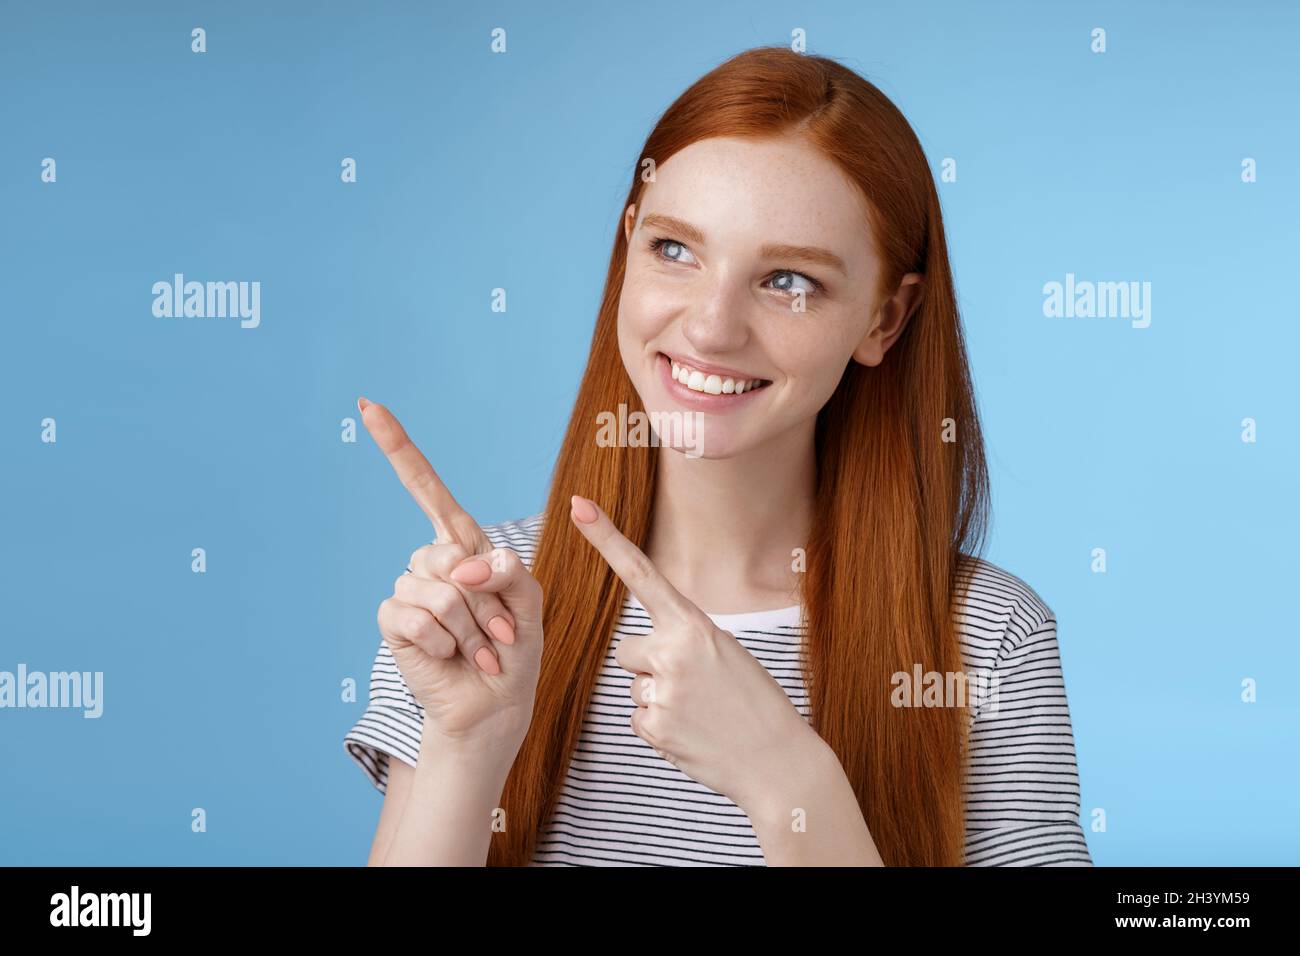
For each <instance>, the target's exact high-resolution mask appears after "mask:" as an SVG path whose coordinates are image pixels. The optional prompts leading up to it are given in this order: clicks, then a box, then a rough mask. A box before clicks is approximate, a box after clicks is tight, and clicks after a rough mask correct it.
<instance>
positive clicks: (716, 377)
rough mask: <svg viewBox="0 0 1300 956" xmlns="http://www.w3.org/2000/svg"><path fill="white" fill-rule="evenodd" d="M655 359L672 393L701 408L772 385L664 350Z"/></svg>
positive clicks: (730, 401)
mask: <svg viewBox="0 0 1300 956" xmlns="http://www.w3.org/2000/svg"><path fill="white" fill-rule="evenodd" d="M656 361H657V363H658V364H659V365H660V366H661V367H662V370H663V371H662V374H663V378H664V380H665V384H666V386H667V388H668V390H669V392H670V393H671V394H672V395H674V396H675V397H677V398H678V399H679V400H681V401H683V402H685V403H686V404H688V405H693V406H696V407H700V408H720V407H725V406H727V405H732V404H735V403H736V402H738V401H743V400H744V399H745V398H746V397H747V396H749V395H751V394H753V393H754V392H759V391H762V390H763V389H764V388H766V387H767V386H769V385H771V384H772V383H771V382H770V381H769V380H768V379H765V378H754V377H749V376H746V375H744V374H743V373H740V372H735V371H732V370H721V369H719V370H716V371H715V370H714V369H712V368H703V369H700V368H695V367H694V366H692V365H689V364H687V363H686V362H679V361H677V360H676V359H674V358H673V357H672V356H670V355H666V354H665V353H663V352H660V353H659V355H658V358H657V360H656ZM724 371H725V372H726V374H724Z"/></svg>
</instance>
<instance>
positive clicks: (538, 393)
mask: <svg viewBox="0 0 1300 956" xmlns="http://www.w3.org/2000/svg"><path fill="white" fill-rule="evenodd" d="M620 6H621V7H622V8H621V9H618V10H610V9H607V5H606V4H591V5H589V6H587V5H579V4H546V5H541V6H538V5H536V4H532V3H498V4H476V5H472V6H471V5H460V4H456V5H452V4H441V3H439V4H416V3H391V2H390V3H371V4H337V5H319V4H301V5H297V4H288V3H278V4H275V5H270V4H261V3H223V4H220V5H214V4H202V3H183V2H168V3H161V2H159V3H134V4H125V3H124V4H114V5H112V8H111V9H110V5H107V4H100V3H84V4H70V3H59V2H44V3H40V4H37V3H18V2H5V3H4V4H3V7H0V10H3V14H2V15H0V89H3V90H4V95H3V97H0V131H2V135H3V140H2V149H0V203H2V205H0V264H2V267H3V273H4V274H3V280H4V298H3V301H4V316H3V333H4V346H3V348H2V349H0V363H2V364H0V381H2V382H3V395H2V396H0V398H2V403H0V431H2V436H0V438H2V441H3V448H4V463H3V468H2V469H0V480H2V481H3V485H4V489H3V494H2V495H0V508H2V509H3V512H2V513H0V518H2V519H3V529H4V532H3V536H4V552H3V568H2V569H0V570H2V571H3V574H2V576H0V578H2V580H3V586H4V595H3V598H4V608H5V614H4V619H3V623H2V624H0V669H3V670H9V671H14V670H16V668H17V665H18V664H19V663H20V662H22V663H26V664H27V666H28V668H29V669H31V670H45V671H50V670H80V671H96V670H99V671H103V672H104V674H105V678H104V680H105V701H104V706H105V712H104V715H103V716H102V717H101V718H100V719H98V720H87V719H84V718H83V717H82V716H81V713H80V711H74V710H53V709H47V710H3V711H0V767H2V768H3V770H0V773H3V776H4V784H3V786H0V863H6V864H119V863H120V864H154V863H159V864H189V863H194V864H234V863H252V864H272V863H275V864H289V863H307V864H340V863H341V864H348V863H362V862H364V861H365V858H366V853H367V851H368V848H369V844H370V840H371V837H372V834H373V828H374V825H375V821H376V817H377V813H378V810H379V803H380V797H379V795H378V793H377V792H376V791H375V790H374V789H373V788H372V787H371V785H370V784H369V783H368V782H367V781H366V780H365V778H364V777H363V775H362V773H361V771H360V770H359V769H358V768H357V767H356V766H355V765H354V764H353V763H352V762H351V760H350V759H349V758H348V757H347V756H346V755H345V754H344V751H343V748H342V743H341V740H342V736H343V734H344V732H345V731H346V730H347V728H348V727H350V726H351V724H352V723H353V721H354V720H355V719H356V717H357V716H358V715H359V714H360V713H361V711H362V709H363V708H364V706H365V696H366V684H367V679H368V674H369V666H370V663H371V660H372V658H373V655H374V652H375V650H376V648H377V646H378V641H379V635H378V631H377V629H376V625H375V611H376V607H377V605H378V603H379V602H380V601H381V600H382V599H383V598H384V597H385V596H387V594H388V593H390V590H391V585H392V581H393V579H394V577H396V575H397V574H398V573H399V572H400V571H401V570H402V568H403V567H404V566H405V562H406V558H407V556H408V555H409V554H410V552H411V551H412V550H414V549H415V548H416V547H418V546H419V545H420V544H422V543H425V542H427V541H428V540H429V539H430V538H431V537H432V534H431V532H430V529H429V527H428V525H427V522H426V521H425V519H424V518H423V516H422V515H421V514H420V512H419V511H418V510H417V508H416V507H415V505H414V504H413V502H412V501H411V500H410V499H409V497H408V496H407V495H406V493H405V492H404V490H403V489H402V488H401V486H400V485H399V484H398V482H397V481H396V479H395V478H394V476H393V475H392V473H391V471H390V469H389V467H388V465H387V464H386V463H385V462H384V460H383V458H382V456H381V455H380V454H379V452H378V451H377V450H376V449H375V447H374V446H373V443H372V442H371V441H370V439H369V437H368V436H367V435H366V434H365V432H364V430H362V431H361V432H360V434H359V435H358V440H357V442H356V443H355V444H347V443H344V442H342V441H341V440H340V422H341V421H342V419H344V418H346V417H352V416H355V407H354V404H353V403H354V401H355V398H356V396H357V395H359V394H365V395H367V396H369V397H370V398H371V399H373V400H376V401H382V402H384V403H386V404H388V405H389V406H390V407H392V408H393V409H394V410H395V411H396V412H397V413H398V414H399V415H400V416H401V417H402V419H403V421H404V422H405V423H406V425H407V427H408V429H409V430H410V431H411V433H412V435H413V437H414V438H415V439H416V441H417V442H418V443H420V444H421V446H422V447H423V448H424V450H425V452H426V453H427V454H428V455H429V457H430V459H431V460H432V461H433V462H434V464H435V466H436V467H438V468H439V470H440V472H441V474H442V476H443V477H444V479H445V480H446V481H447V483H448V485H449V486H450V487H451V488H452V489H453V491H454V492H455V493H456V494H457V496H458V497H459V498H460V500H461V502H462V503H463V504H464V505H465V507H466V508H467V509H468V510H469V511H470V512H471V513H472V514H474V515H475V516H476V517H478V518H479V519H480V521H481V522H482V523H488V522H493V521H499V520H503V519H507V518H519V517H524V516H527V515H531V514H533V513H535V512H536V511H538V510H540V508H541V506H542V503H543V501H544V495H545V489H546V482H547V479H548V477H549V473H550V467H551V464H552V462H553V460H554V455H555V452H556V450H557V448H558V445H559V441H560V437H561V435H562V432H563V428H564V425H565V422H566V421H567V417H568V414H569V411H570V407H571V403H572V400H573V397H574V395H575V390H576V386H577V380H578V376H579V374H580V372H581V370H582V367H583V365H584V361H585V356H586V349H587V345H588V342H589V337H590V332H591V327H592V323H593V321H594V317H595V311H596V306H597V304H598V301H599V296H600V292H601V286H602V283H603V281H604V278H605V270H606V265H607V263H608V259H609V251H610V247H611V244H612V241H613V237H614V229H615V228H616V225H617V222H618V219H619V214H620V211H621V210H620V203H621V201H622V198H623V195H624V193H625V192H626V189H627V184H628V181H629V178H630V175H631V173H632V170H633V167H634V163H635V161H636V159H637V156H638V151H639V149H640V147H641V144H642V143H643V141H644V138H645V135H646V134H647V132H648V131H649V129H650V127H651V125H652V124H653V122H654V120H655V119H656V118H657V117H658V115H659V114H660V113H661V112H662V110H663V109H664V108H665V107H666V106H667V105H668V104H669V103H670V102H671V101H672V100H673V99H674V98H675V97H676V96H677V95H678V94H679V93H680V92H681V91H682V90H684V89H685V88H686V87H687V86H688V85H689V84H690V83H691V82H693V81H694V80H695V79H696V78H698V77H699V76H700V75H702V74H703V73H704V72H706V71H707V70H709V69H710V68H712V67H713V66H714V65H716V64H717V63H719V62H721V61H722V60H723V59H725V58H726V57H728V56H730V55H732V54H734V53H736V52H739V51H740V50H743V49H746V48H748V47H751V46H757V45H764V44H770V43H788V42H789V38H790V31H791V30H792V29H793V28H796V27H801V28H803V29H805V30H806V31H807V34H808V48H809V51H810V52H813V53H820V54H826V55H830V56H833V57H836V58H839V59H841V60H842V61H843V62H845V63H846V64H847V65H849V66H850V67H852V68H854V69H857V70H859V71H860V72H862V73H863V74H864V75H865V76H866V77H867V78H868V79H870V80H872V81H873V82H875V83H876V84H877V85H879V86H880V87H881V89H882V90H883V91H884V92H885V93H886V94H887V95H889V96H890V97H891V98H893V99H894V101H895V102H896V103H897V104H898V105H899V106H900V108H901V109H902V110H903V112H904V113H905V114H906V115H907V116H908V118H909V119H910V120H911V122H912V123H913V125H914V126H915V128H916V129H917V131H918V133H919V135H920V136H921V139H922V142H923V143H924V145H925V147H926V150H927V153H928V155H929V156H930V158H931V162H932V168H933V169H934V170H935V171H936V173H937V171H938V169H939V163H940V162H941V160H942V159H943V157H947V156H951V157H955V158H956V159H957V162H958V180H957V182H955V183H941V184H940V187H939V188H940V191H941V197H942V200H943V204H944V210H945V215H946V224H947V227H948V233H949V240H950V249H951V252H952V255H953V261H954V268H955V273H956V277H957V287H958V294H959V297H960V304H961V307H962V310H963V317H964V321H965V324H966V328H967V332H968V336H969V345H970V352H971V357H972V362H973V366H974V370H975V375H976V386H977V392H978V398H979V401H980V407H981V411H982V414H983V417H984V422H985V427H986V438H987V440H988V445H989V464H990V467H991V470H992V479H993V489H994V525H993V527H994V535H993V538H992V544H991V547H990V549H989V551H988V553H987V556H988V557H989V558H990V559H991V560H993V561H995V562H997V563H999V564H1001V565H1002V566H1003V567H1006V568H1007V569H1009V570H1011V571H1012V572H1014V573H1016V574H1019V575H1020V576H1022V577H1023V578H1025V579H1026V580H1027V581H1028V582H1029V583H1030V584H1032V585H1033V586H1034V587H1035V588H1036V590H1037V591H1038V592H1039V594H1040V595H1041V596H1042V597H1043V598H1044V599H1045V600H1046V601H1047V602H1048V603H1049V604H1050V605H1051V606H1052V608H1053V609H1054V610H1055V611H1056V613H1057V616H1058V619H1059V628H1060V630H1059V636H1060V641H1061V649H1062V656H1063V662H1064V667H1065V677H1066V686H1067V689H1068V692H1069V700H1070V705H1071V712H1072V718H1073V722H1074V730H1075V735H1076V741H1077V746H1078V758H1079V768H1080V773H1081V778H1082V784H1083V811H1084V812H1083V821H1082V822H1083V824H1084V827H1085V830H1087V831H1088V840H1089V845H1090V847H1091V850H1092V853H1093V856H1094V859H1095V861H1096V862H1097V863H1098V864H1099V865H1127V864H1162V863H1163V864H1202V863H1204V864H1295V863H1297V862H1300V824H1298V823H1297V814H1296V809H1297V801H1296V796H1295V794H1296V787H1297V783H1298V777H1297V756H1300V753H1298V750H1300V748H1298V747H1297V740H1298V739H1300V733H1298V730H1300V708H1298V705H1297V700H1296V691H1295V674H1296V673H1297V668H1298V666H1300V660H1298V659H1297V658H1298V654H1297V640H1296V638H1297V628H1296V625H1295V623H1294V621H1295V618H1294V616H1293V613H1292V608H1293V594H1294V584H1293V582H1294V578H1295V572H1296V560H1295V544H1294V542H1295V541H1296V539H1297V530H1300V529H1298V528H1297V524H1298V522H1297V517H1296V508H1295V502H1294V491H1295V487H1296V474H1297V467H1298V466H1300V456H1298V455H1297V447H1298V445H1297V437H1298V436H1297V411H1300V404H1298V403H1297V401H1296V397H1297V396H1296V389H1295V375H1294V362H1295V355H1296V353H1297V349H1298V347H1300V332H1297V323H1298V321H1300V316H1298V315H1297V311H1296V298H1295V274H1296V272H1295V263H1294V259H1295V251H1296V249H1297V246H1298V242H1297V240H1300V226H1297V223H1298V222H1300V187H1298V186H1297V177H1298V171H1297V167H1296V157H1297V156H1300V128H1298V127H1297V125H1296V123H1295V103H1296V97H1297V93H1298V92H1300V83H1298V82H1297V67H1296V62H1297V61H1296V58H1295V53H1294V47H1295V42H1296V37H1297V29H1296V28H1297V26H1300V15H1298V14H1297V13H1296V12H1295V8H1294V7H1292V6H1291V5H1290V4H1285V3H1280V2H1279V3H1254V4H1212V3H1202V4H1194V3H1179V4H1175V3H1149V4H1143V5H1141V6H1140V7H1136V5H1130V4H1125V3H1053V4H1044V3H1038V2H1026V3H999V4H967V3H956V2H952V3H915V2H896V3H872V4H862V3H857V2H841V3H832V2H823V3H820V4H818V5H817V7H816V9H815V10H810V9H808V8H807V7H806V6H805V5H803V4H790V3H775V2H761V0H746V2H736V3H706V4H701V5H694V4H691V5H687V6H681V5H676V6H673V5H659V6H653V5H652V6H650V7H647V6H646V5H644V4H626V5H620ZM195 26H202V27H204V28H205V29H206V30H207V41H208V52H206V53H204V54H202V55H199V54H195V53H192V52H191V51H190V42H191V41H190V30H191V29H192V28H193V27H195ZM498 26H500V27H504V28H505V29H506V30H507V35H508V53H506V54H505V55H493V54H492V53H490V51H489V41H490V36H489V34H490V31H491V30H492V28H494V27H498ZM1096 26H1101V27H1104V28H1105V29H1106V30H1107V43H1108V50H1107V52H1106V53H1104V54H1100V55H1099V54H1094V53H1092V52H1091V51H1090V31H1091V30H1092V28H1093V27H1096ZM47 156H49V157H54V158H55V159H56V160H57V162H58V182H57V183H55V184H45V183H42V182H41V181H40V171H41V170H40V163H41V161H42V159H43V158H44V157H47ZM345 156H351V157H354V158H356V160H357V163H358V182H357V183H355V184H351V185H345V184H343V183H342V182H340V175H339V174H340V161H341V160H342V158H343V157H345ZM1244 157H1253V158H1255V159H1256V160H1257V162H1258V170H1259V173H1258V175H1259V181H1258V182H1256V183H1253V184H1244V183H1242V182H1241V176H1240V172H1241V160H1242V159H1243V158H1244ZM174 272H183V273H185V274H186V276H187V277H188V278H191V279H197V280H200V281H207V280H228V279H234V280H245V281H252V280H258V281H260V282H261V283H262V303H261V307H262V320H261V326H260V327H259V328H256V329H241V328H240V327H239V325H238V321H237V320H232V319H212V320H208V319H162V318H156V317H154V316H153V315H152V312H151V307H152V302H153V295H152V292H151V291H150V290H151V286H152V284H153V283H154V282H155V281H159V280H162V281H169V280H170V278H171V276H172V274H173V273H174ZM1067 272H1074V273H1075V274H1076V275H1077V276H1078V277H1079V278H1081V279H1093V280H1108V279H1119V280H1126V281H1127V280H1135V281H1150V282H1151V283H1152V299H1151V304H1152V321H1151V325H1150V327H1149V328H1146V329H1134V328H1132V327H1131V325H1130V323H1129V322H1128V321H1127V320H1122V319H1121V320H1116V319H1049V318H1046V317H1044V315H1043V311H1042V301H1043V295H1042V286H1043V284H1044V283H1046V282H1049V281H1053V280H1055V281H1063V280H1064V278H1065V274H1066V273H1067ZM495 287H504V288H506V289H507V290H508V306H509V308H508V311H507V312H506V313H504V314H501V313H494V312H492V311H491V309H490V295H491V290H492V289H493V288H495ZM46 417H53V418H55V419H57V422H58V442H57V444H54V445H49V444H44V443H42V442H41V441H40V422H41V420H42V419H43V418H46ZM1245 417H1251V418H1254V419H1256V421H1257V422H1258V438H1259V440H1258V442H1257V443H1256V444H1247V443H1243V442H1242V441H1241V437H1240V436H1241V421H1242V419H1243V418H1245ZM195 547H203V548H205V549H206V550H207V556H208V570H207V573H206V574H194V573H192V572H191V570H190V560H191V558H190V551H191V549H192V548H195ZM1094 547H1104V548H1106V549H1107V553H1108V565H1109V570H1108V573H1106V574H1093V573H1092V572H1091V571H1090V567H1089V562H1090V552H1091V549H1092V548H1094ZM347 677H352V678H354V679H355V680H356V681H357V683H358V687H359V697H360V700H359V701H357V702H356V703H342V702H341V701H340V699H339V698H340V682H341V681H342V680H343V679H344V678H347ZM1246 677H1251V678H1254V679H1256V680H1257V681H1258V684H1259V699H1258V702H1257V703H1255V704H1249V705H1248V704H1244V703H1242V702H1241V701H1240V693H1241V686H1240V685H1241V681H1242V679H1243V678H1246ZM194 807H203V808H204V809H205V810H206V812H207V823H208V830H207V832H206V833H199V834H196V833H192V832H191V829H190V811H191V809H192V808H194ZM1097 807H1100V808H1103V809H1104V810H1105V812H1106V816H1107V830H1106V832H1104V833H1097V832H1092V831H1091V830H1090V822H1091V811H1092V809H1093V808H1097Z"/></svg>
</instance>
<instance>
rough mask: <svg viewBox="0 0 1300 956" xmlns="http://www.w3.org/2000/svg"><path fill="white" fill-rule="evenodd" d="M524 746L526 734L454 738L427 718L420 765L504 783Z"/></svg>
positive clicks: (421, 743) (421, 745)
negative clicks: (461, 772) (455, 770)
mask: <svg viewBox="0 0 1300 956" xmlns="http://www.w3.org/2000/svg"><path fill="white" fill-rule="evenodd" d="M522 743H523V735H522V734H508V735H504V736H497V735H491V734H489V735H483V736H478V737H450V736H447V735H445V734H443V733H442V731H441V730H440V729H439V728H438V727H436V726H435V725H434V724H433V722H432V721H430V720H429V719H428V718H427V717H426V718H425V721H424V726H423V728H422V732H421V735H420V762H421V763H424V762H425V761H426V760H427V761H429V762H436V763H438V764H441V765H445V766H449V767H454V768H457V769H460V770H463V771H465V772H468V773H474V774H491V775H492V777H493V778H496V777H499V778H500V779H501V781H502V783H503V784H504V781H505V777H506V774H508V773H509V772H510V768H511V767H512V766H513V765H514V762H515V757H516V755H517V754H518V753H519V747H520V745H521V744H522Z"/></svg>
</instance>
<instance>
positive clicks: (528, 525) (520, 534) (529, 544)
mask: <svg viewBox="0 0 1300 956" xmlns="http://www.w3.org/2000/svg"><path fill="white" fill-rule="evenodd" d="M545 519H546V512H544V511H539V512H538V513H537V514H535V515H530V516H529V517H527V518H517V519H514V520H511V521H498V522H497V523H496V524H485V525H483V526H482V528H483V533H484V534H485V535H487V537H488V540H489V541H491V542H492V544H493V545H494V546H495V547H498V548H509V549H510V550H512V551H514V552H515V553H516V554H517V555H519V558H520V560H522V561H523V562H524V564H525V565H526V566H527V567H529V568H531V567H532V566H533V556H534V555H535V554H536V553H537V544H538V542H539V541H540V540H541V537H542V524H543V522H544V521H545Z"/></svg>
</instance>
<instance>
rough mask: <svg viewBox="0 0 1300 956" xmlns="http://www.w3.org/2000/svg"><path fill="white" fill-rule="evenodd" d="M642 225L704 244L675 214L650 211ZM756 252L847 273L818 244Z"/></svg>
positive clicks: (840, 262) (773, 246) (766, 247)
mask: <svg viewBox="0 0 1300 956" xmlns="http://www.w3.org/2000/svg"><path fill="white" fill-rule="evenodd" d="M641 225H642V227H645V228H648V227H657V228H659V229H664V230H666V231H668V232H672V233H676V234H677V235H679V236H681V237H682V238H683V239H685V240H686V241H687V242H693V243H695V244H696V245H700V246H702V245H706V244H707V243H706V241H705V239H704V233H702V232H700V230H698V229H696V228H695V227H694V226H692V225H691V224H690V223H689V222H687V221H686V220H684V219H678V218H677V217H676V216H667V215H664V214H663V213H658V212H652V213H650V214H649V215H647V216H646V217H645V218H644V219H642V220H641ZM758 254H759V255H760V256H762V257H764V258H765V259H802V260H804V261H805V262H816V263H818V264H820V265H824V266H827V267H829V268H831V269H838V270H839V272H840V273H841V274H843V275H848V270H847V269H846V268H845V267H844V260H843V259H841V258H840V257H839V256H837V255H836V254H835V253H833V252H831V251H830V250H829V249H823V248H821V247H820V246H794V245H790V244H788V243H768V244H767V245H764V246H763V247H762V248H760V249H759V250H758Z"/></svg>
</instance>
